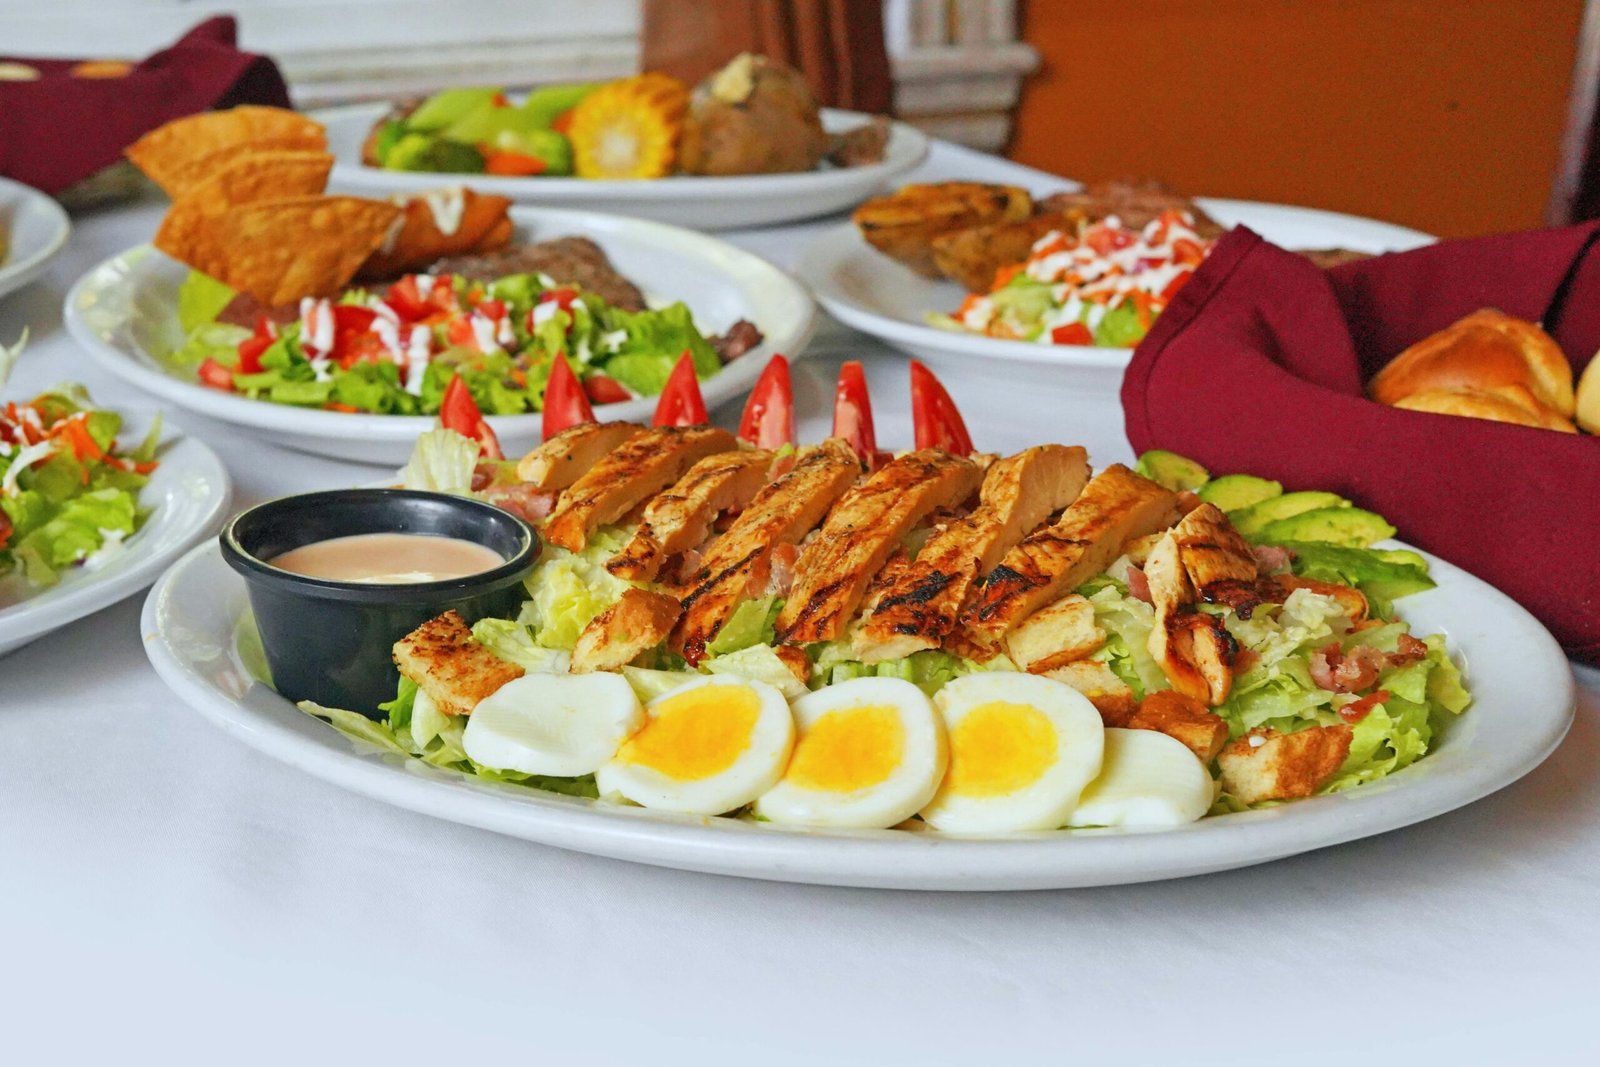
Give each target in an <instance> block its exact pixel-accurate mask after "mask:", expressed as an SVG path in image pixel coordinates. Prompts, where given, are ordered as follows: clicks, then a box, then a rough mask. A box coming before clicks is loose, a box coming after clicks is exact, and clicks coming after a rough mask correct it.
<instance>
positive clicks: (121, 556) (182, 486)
mask: <svg viewBox="0 0 1600 1067" xmlns="http://www.w3.org/2000/svg"><path fill="white" fill-rule="evenodd" d="M148 431H149V424H148V423H143V424H137V423H135V422H134V420H132V419H130V420H129V422H128V424H127V425H125V426H123V428H122V430H121V431H120V432H119V433H118V434H117V439H118V440H119V441H120V442H121V443H122V444H123V445H124V446H128V445H130V444H136V443H138V442H139V441H140V440H142V439H143V437H144V435H145V433H147V432H148ZM156 458H157V459H158V460H159V461H160V466H158V467H157V468H156V469H155V471H154V472H153V473H152V474H151V475H150V481H149V483H148V484H147V485H146V486H145V487H144V489H143V490H141V491H140V493H139V503H140V505H141V506H142V507H145V508H148V509H150V514H149V516H148V517H147V518H146V519H145V523H144V525H143V526H141V527H140V528H139V530H138V532H136V533H135V534H134V535H133V536H132V537H130V538H128V539H127V540H126V541H124V542H123V547H122V549H121V550H120V551H118V552H116V553H114V554H111V555H109V556H108V557H107V558H106V560H105V562H104V564H103V565H101V566H98V567H96V568H94V569H93V570H90V569H88V568H84V567H77V568H73V569H71V570H68V571H67V572H65V573H64V574H63V575H62V576H61V581H60V582H58V583H57V584H55V585H53V586H50V587H49V588H47V589H38V590H35V589H33V588H32V587H30V586H29V585H28V584H27V582H26V581H24V580H23V578H22V576H21V575H19V574H12V575H9V576H7V577H6V578H5V579H4V580H3V581H0V655H3V654H4V653H7V652H10V651H11V650H12V649H16V648H21V647H22V646H23V645H25V644H27V643H28V642H30V641H34V640H37V639H38V638H41V637H43V636H44V635H45V634H47V633H50V632H51V631H52V630H56V629H59V628H61V627H63V626H65V625H67V624H68V623H70V622H76V621H77V620H78V619H81V618H83V617H84V616H85V615H92V614H93V613H94V612H97V611H99V610H100V609H101V608H105V607H110V606H111V605H112V604H115V603H116V602H117V601H119V600H122V599H123V598H125V597H129V596H132V595H133V594H134V593H137V592H139V591H140V590H141V589H143V588H145V587H146V586H148V585H149V584H150V583H151V582H153V581H155V580H156V577H157V576H158V575H160V574H161V572H162V571H164V570H166V569H167V568H168V567H169V566H171V565H172V561H173V560H175V559H177V558H178V557H179V556H181V555H183V554H184V553H185V552H187V551H188V550H189V549H191V548H193V547H194V546H195V545H196V544H197V543H198V542H199V541H201V540H202V539H203V538H207V537H210V536H212V535H213V534H215V533H216V532H217V531H218V530H219V529H221V528H222V520H223V519H224V518H225V517H226V515H227V511H228V502H229V501H230V499H231V498H232V496H233V485H232V483H231V482H230V481H229V480H228V472H227V469H226V468H224V467H223V465H222V461H221V460H220V459H218V458H217V455H216V453H215V452H213V451H211V449H209V448H207V447H206V446H205V445H204V444H203V443H202V442H201V441H200V440H199V439H197V438H194V437H191V436H189V435H187V434H185V433H182V432H181V431H179V430H177V429H176V428H175V427H173V426H171V425H170V424H164V430H163V433H162V445H161V451H160V452H159V453H158V455H157V457H156Z"/></svg>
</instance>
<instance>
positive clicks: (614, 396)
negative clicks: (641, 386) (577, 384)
mask: <svg viewBox="0 0 1600 1067" xmlns="http://www.w3.org/2000/svg"><path fill="white" fill-rule="evenodd" d="M583 391H584V392H585V393H587V394H588V396H589V399H590V400H591V401H593V402H594V403H596V404H621V403H623V402H625V401H628V400H632V399H633V394H632V393H630V392H628V387H627V386H625V385H623V384H622V383H621V382H619V381H617V380H616V379H615V378H612V377H610V376H609V375H605V374H591V375H589V376H588V377H587V378H585V379H584V380H583Z"/></svg>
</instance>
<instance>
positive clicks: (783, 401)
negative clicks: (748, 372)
mask: <svg viewBox="0 0 1600 1067" xmlns="http://www.w3.org/2000/svg"><path fill="white" fill-rule="evenodd" d="M739 439H740V440H741V441H746V442H748V443H750V444H752V445H755V446H756V447H757V448H768V449H775V448H782V447H783V446H784V445H792V444H794V443H795V436H794V389H793V387H792V386H791V385H790V382H789V361H788V360H787V359H784V358H783V356H781V355H776V356H773V357H772V358H771V359H769V360H767V366H766V369H765V370H763V371H762V372H761V377H759V378H757V379H756V385H755V388H754V389H752V390H750V399H749V400H747V401H745V405H744V415H743V416H741V417H740V419H739Z"/></svg>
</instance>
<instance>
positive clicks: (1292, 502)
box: [1228, 490, 1350, 536]
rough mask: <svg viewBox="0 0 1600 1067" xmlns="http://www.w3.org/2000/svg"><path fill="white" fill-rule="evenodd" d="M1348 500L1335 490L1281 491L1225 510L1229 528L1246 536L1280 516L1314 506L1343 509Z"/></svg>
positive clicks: (1296, 513)
mask: <svg viewBox="0 0 1600 1067" xmlns="http://www.w3.org/2000/svg"><path fill="white" fill-rule="evenodd" d="M1349 506H1350V501H1348V500H1346V499H1345V498H1344V497H1342V496H1340V495H1339V494H1338V493H1324V492H1321V491H1320V490H1310V491H1307V492H1303V493H1284V494H1283V495H1282V496H1274V497H1268V498H1267V499H1266V500H1262V501H1259V502H1258V503H1255V504H1251V505H1250V506H1249V507H1247V508H1240V509H1238V510H1237V511H1230V512H1228V521H1229V522H1231V523H1233V528H1234V529H1236V530H1238V531H1239V532H1240V533H1242V534H1245V535H1246V536H1250V535H1253V534H1257V533H1260V532H1261V531H1262V530H1263V529H1264V528H1265V527H1267V526H1268V525H1270V524H1271V523H1274V522H1277V521H1278V520H1280V519H1287V518H1289V517H1290V516H1293V515H1298V514H1300V513H1301V512H1302V511H1315V510H1316V509H1318V508H1347V507H1349Z"/></svg>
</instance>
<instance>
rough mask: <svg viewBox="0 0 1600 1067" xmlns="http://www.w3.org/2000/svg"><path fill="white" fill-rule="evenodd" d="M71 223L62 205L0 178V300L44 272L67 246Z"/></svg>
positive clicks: (30, 189)
mask: <svg viewBox="0 0 1600 1067" xmlns="http://www.w3.org/2000/svg"><path fill="white" fill-rule="evenodd" d="M71 232H72V224H71V223H70V222H68V221H67V213H66V212H65V211H63V210H62V208H61V205H60V204H58V203H56V202H55V201H54V200H52V199H51V198H50V197H48V196H46V195H44V194H43V193H41V192H40V191H39V190H37V189H34V188H32V187H30V186H27V185H23V184H22V183H21V182H14V181H12V180H11V179H10V178H0V238H3V240H0V246H5V251H4V252H0V297H3V296H5V295H6V294H7V293H10V292H13V291H15V290H17V289H21V288H22V287H23V286H24V285H27V284H28V283H29V282H31V281H33V280H34V279H35V278H37V277H38V276H39V275H40V273H42V272H43V271H44V267H45V264H46V263H49V262H50V260H51V259H52V258H54V256H55V254H56V253H57V252H60V251H61V249H62V248H63V247H64V246H65V245H66V243H67V235H68V234H69V233H71Z"/></svg>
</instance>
